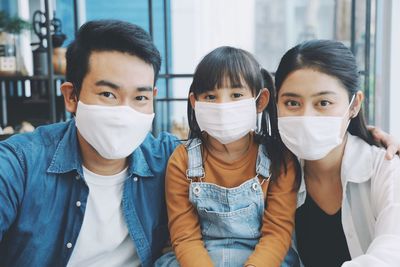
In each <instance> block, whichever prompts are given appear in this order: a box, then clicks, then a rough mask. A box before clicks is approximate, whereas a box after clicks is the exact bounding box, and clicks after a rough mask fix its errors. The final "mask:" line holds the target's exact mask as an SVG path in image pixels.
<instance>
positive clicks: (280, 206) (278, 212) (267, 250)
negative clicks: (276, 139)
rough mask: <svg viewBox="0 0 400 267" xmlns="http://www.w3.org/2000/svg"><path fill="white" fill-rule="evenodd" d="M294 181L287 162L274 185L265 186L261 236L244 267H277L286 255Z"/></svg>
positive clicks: (292, 172)
mask: <svg viewBox="0 0 400 267" xmlns="http://www.w3.org/2000/svg"><path fill="white" fill-rule="evenodd" d="M295 181H296V171H295V165H294V162H293V161H292V160H290V161H288V166H287V172H286V173H285V172H282V173H281V175H280V176H279V178H278V179H277V180H276V181H271V182H270V184H269V188H268V191H267V207H266V209H265V211H264V217H263V226H262V229H261V231H262V236H261V238H260V241H259V243H258V244H257V246H256V247H255V250H254V252H253V253H252V255H250V257H249V258H248V260H247V261H246V263H245V266H246V265H253V266H281V263H282V261H283V259H284V258H285V256H286V254H287V252H288V249H289V246H290V243H291V237H292V231H293V227H294V215H295V211H296V201H297V190H296V186H295Z"/></svg>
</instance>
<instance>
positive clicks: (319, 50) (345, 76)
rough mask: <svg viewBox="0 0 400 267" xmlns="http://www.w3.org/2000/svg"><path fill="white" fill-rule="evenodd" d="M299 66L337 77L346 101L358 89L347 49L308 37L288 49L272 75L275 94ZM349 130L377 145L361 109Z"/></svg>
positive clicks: (342, 45)
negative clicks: (343, 90) (345, 94)
mask: <svg viewBox="0 0 400 267" xmlns="http://www.w3.org/2000/svg"><path fill="white" fill-rule="evenodd" d="M299 69H313V70H316V71H319V72H322V73H325V74H327V75H329V76H331V77H334V78H336V79H337V80H338V81H339V82H340V83H341V84H342V85H343V87H344V88H345V89H346V90H347V93H348V97H349V101H350V100H351V98H352V97H353V95H355V94H356V93H357V92H358V90H359V79H360V78H359V76H360V75H359V71H358V67H357V63H356V59H355V57H354V55H353V53H352V52H351V51H350V49H349V48H347V47H346V46H345V45H344V44H343V43H341V42H338V41H333V40H311V41H306V42H304V43H301V44H299V45H296V46H295V47H293V48H291V49H290V50H289V51H287V52H286V54H285V55H284V56H283V57H282V59H281V62H280V63H279V66H278V69H277V71H276V74H275V85H276V90H277V93H278V92H279V90H280V89H281V86H282V84H283V82H284V81H285V79H286V78H287V76H288V75H289V74H290V73H292V72H294V71H296V70H299ZM348 131H349V132H350V133H351V134H352V135H356V136H358V137H360V138H362V139H363V140H364V141H366V142H367V143H369V144H370V145H377V143H376V142H375V141H374V139H373V137H372V135H371V133H370V132H369V131H368V129H367V124H366V122H365V117H364V112H363V109H361V110H360V112H359V113H358V114H357V116H356V117H354V118H352V119H351V121H350V124H349V127H348Z"/></svg>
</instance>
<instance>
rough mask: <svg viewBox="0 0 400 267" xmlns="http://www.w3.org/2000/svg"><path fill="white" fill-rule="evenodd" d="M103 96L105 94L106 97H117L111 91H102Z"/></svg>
mask: <svg viewBox="0 0 400 267" xmlns="http://www.w3.org/2000/svg"><path fill="white" fill-rule="evenodd" d="M100 95H101V96H104V97H106V98H116V97H115V95H114V94H113V93H111V92H102V93H100Z"/></svg>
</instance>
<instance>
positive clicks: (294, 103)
mask: <svg viewBox="0 0 400 267" xmlns="http://www.w3.org/2000/svg"><path fill="white" fill-rule="evenodd" d="M285 106H288V107H298V106H300V103H299V102H297V101H294V100H288V101H286V102H285Z"/></svg>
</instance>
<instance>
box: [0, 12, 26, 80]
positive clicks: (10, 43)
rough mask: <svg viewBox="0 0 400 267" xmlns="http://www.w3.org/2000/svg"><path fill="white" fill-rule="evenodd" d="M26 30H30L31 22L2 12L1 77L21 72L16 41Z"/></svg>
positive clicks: (0, 15) (0, 18)
mask: <svg viewBox="0 0 400 267" xmlns="http://www.w3.org/2000/svg"><path fill="white" fill-rule="evenodd" d="M26 29H30V23H29V22H27V21H25V20H22V19H20V18H18V17H10V16H9V15H8V13H6V12H5V11H0V75H10V74H15V73H17V72H18V71H19V68H18V61H19V60H18V57H17V45H16V43H17V40H16V39H17V37H18V35H19V34H20V33H21V32H22V31H23V30H26Z"/></svg>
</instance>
